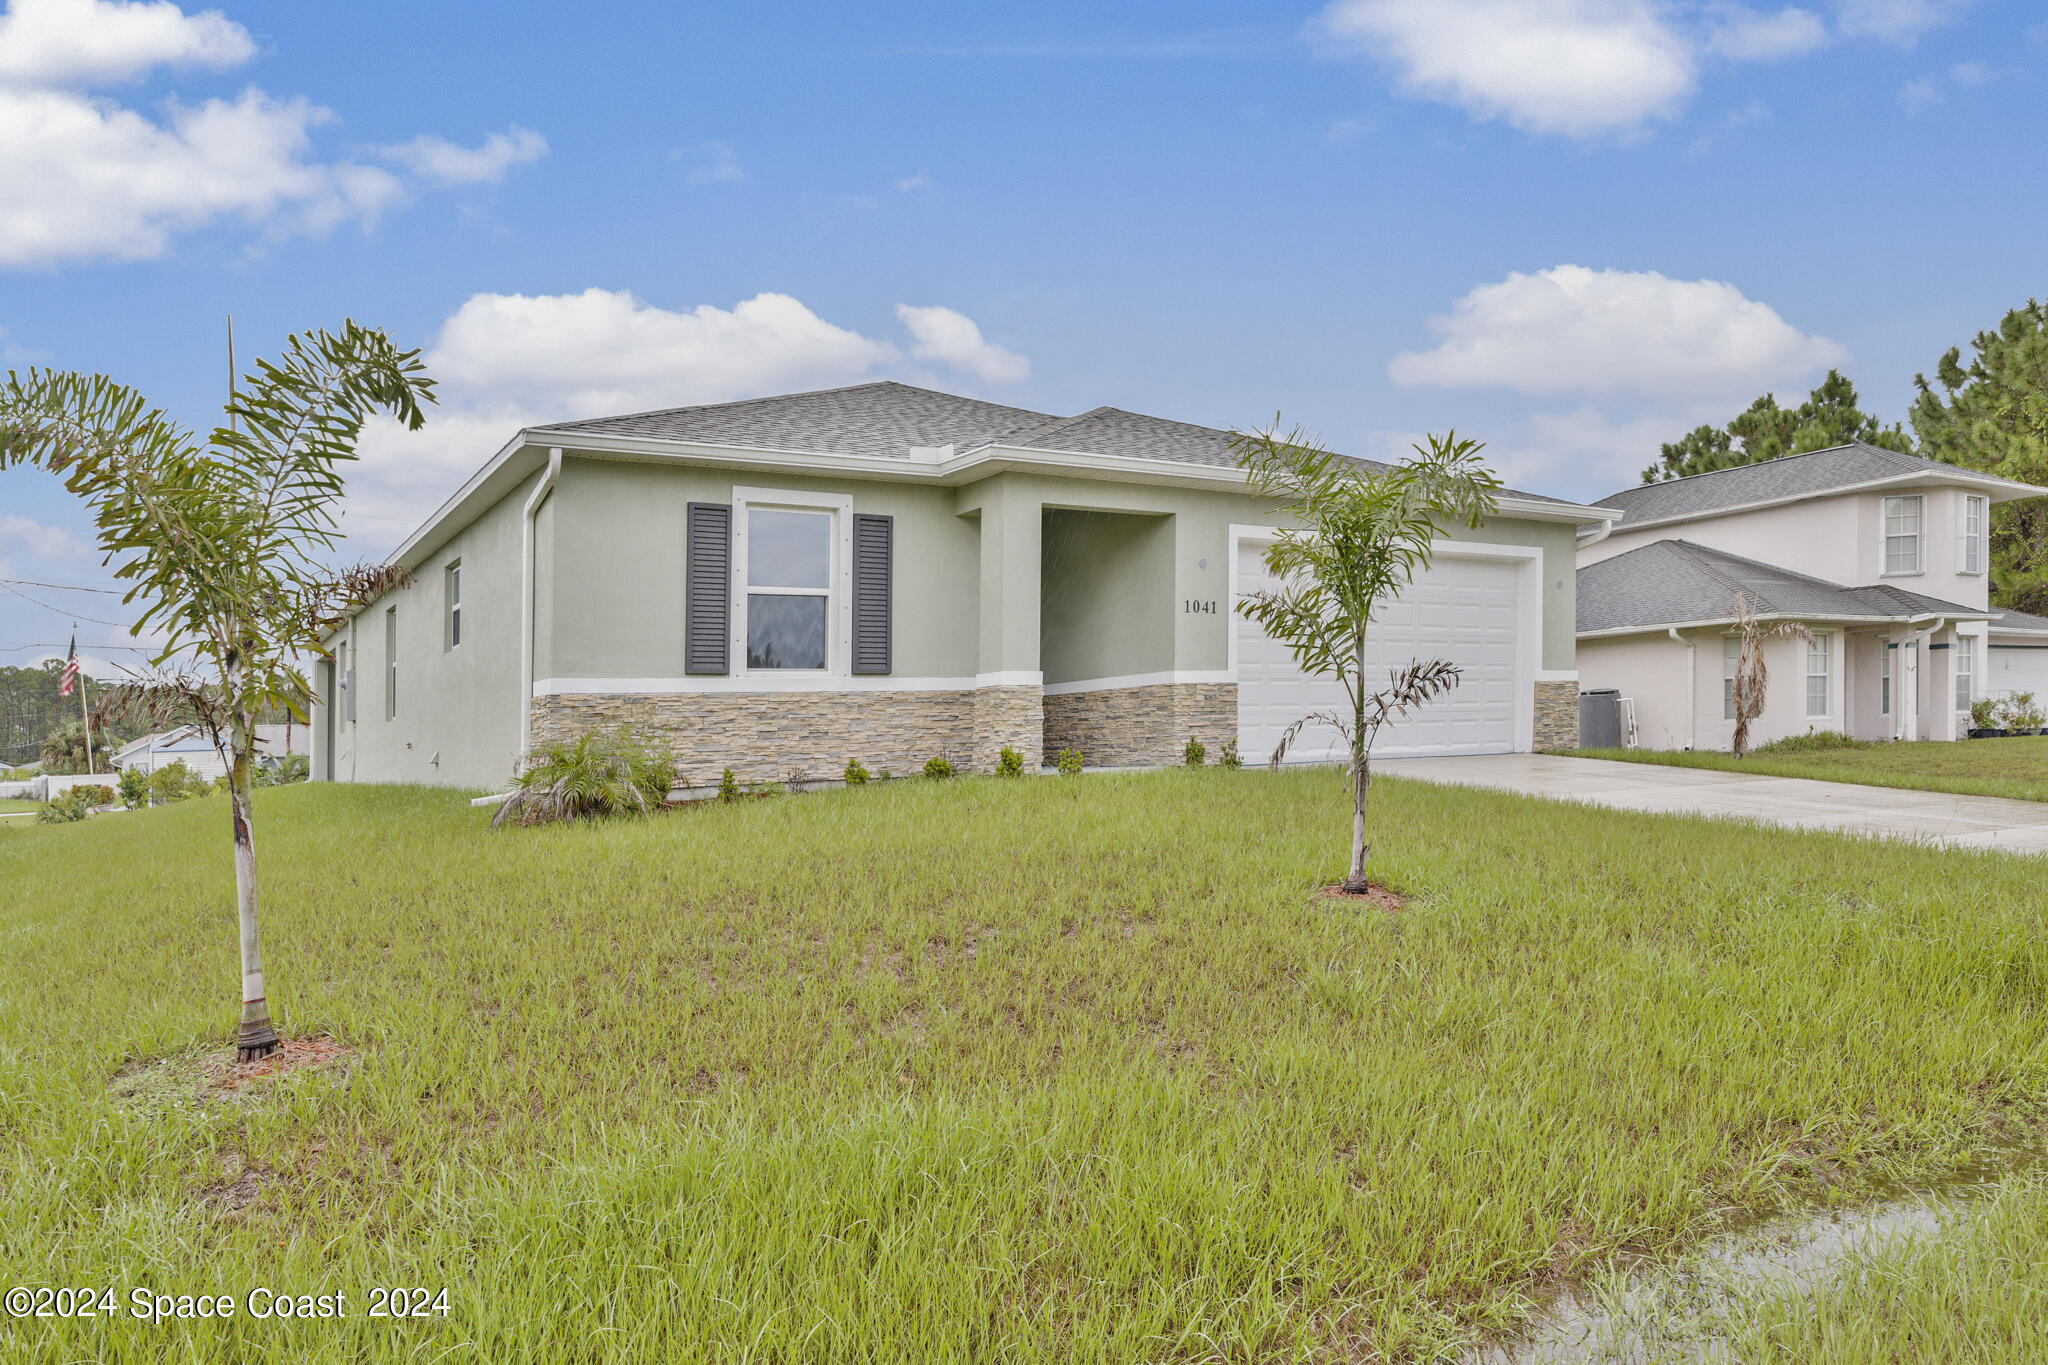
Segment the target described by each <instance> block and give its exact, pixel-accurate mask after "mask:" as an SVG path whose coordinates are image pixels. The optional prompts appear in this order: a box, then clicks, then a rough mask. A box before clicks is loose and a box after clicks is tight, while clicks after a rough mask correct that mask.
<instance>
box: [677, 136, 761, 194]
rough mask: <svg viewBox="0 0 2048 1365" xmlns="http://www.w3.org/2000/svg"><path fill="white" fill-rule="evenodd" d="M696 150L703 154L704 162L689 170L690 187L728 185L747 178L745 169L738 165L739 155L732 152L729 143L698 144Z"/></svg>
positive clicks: (731, 146)
mask: <svg viewBox="0 0 2048 1365" xmlns="http://www.w3.org/2000/svg"><path fill="white" fill-rule="evenodd" d="M697 150H698V151H700V152H702V153H703V154H704V160H703V161H701V162H699V163H698V164H697V165H696V166H694V167H693V168H691V171H690V183H691V184H692V185H720V184H729V183H731V182H733V181H735V180H745V179H746V178H747V172H746V168H745V167H743V166H741V165H740V157H739V153H738V152H736V151H734V150H733V145H732V144H731V143H730V142H700V143H698V144H697ZM676 155H678V156H680V155H681V153H676Z"/></svg>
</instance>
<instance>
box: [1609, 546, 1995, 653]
mask: <svg viewBox="0 0 2048 1365" xmlns="http://www.w3.org/2000/svg"><path fill="white" fill-rule="evenodd" d="M1737 593H1741V594H1742V595H1743V596H1744V597H1746V598H1747V599H1748V601H1749V606H1750V610H1751V611H1753V612H1755V613H1756V614H1757V615H1758V616H1760V617H1768V618H1773V619H1786V618H1789V619H1794V620H1801V621H1870V622H1879V621H1907V620H1912V619H1914V618H1916V617H1927V616H1946V617H1949V618H1950V619H1952V620H1953V619H1958V618H1960V619H1962V620H1983V619H1985V618H1986V617H1989V616H1990V615H1992V613H1990V612H1988V611H1980V610H1977V609H1975V608H1972V607H1965V606H1962V605H1960V604H1959V603H1955V602H1944V601H1942V600H1941V599H1940V598H1938V597H1927V596H1924V595H1922V594H1920V593H1917V592H1907V591H1906V590H1905V589H1903V588H1895V587H1892V586H1890V585H1889V584H1878V585H1875V586H1871V587H1860V588H1851V587H1844V586H1843V585H1842V584H1840V583H1830V582H1828V581H1827V580H1826V579H1821V578H1810V577H1808V576H1807V575H1805V574H1801V573H1793V572H1792V571H1791V570H1789V569H1781V568H1778V567H1776V566H1775V565H1771V564H1763V563H1759V562H1758V561H1756V560H1754V559H1744V558H1742V557H1741V556H1739V555H1731V554H1727V553H1725V552H1723V551H1721V550H1710V549H1708V548H1707V547H1706V546H1704V545H1696V544H1694V543H1693V542H1691V541H1689V540H1658V541H1652V542H1651V543H1650V544H1648V545H1644V546H1641V547H1639V548H1637V549H1634V550H1629V551H1626V552H1625V553H1622V554H1618V555H1615V556H1614V557H1613V558H1612V559H1603V560H1601V561H1600V562H1599V563H1597V564H1588V565H1586V566H1584V567H1583V568H1581V569H1580V570H1579V623H1578V629H1579V634H1580V635H1581V636H1586V635H1620V634H1626V633H1628V632H1631V631H1639V630H1663V629H1665V628H1666V627H1669V626H1700V625H1720V624H1726V623H1728V622H1732V621H1733V620H1734V619H1735V595H1736V594H1737Z"/></svg>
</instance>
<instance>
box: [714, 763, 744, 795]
mask: <svg viewBox="0 0 2048 1365" xmlns="http://www.w3.org/2000/svg"><path fill="white" fill-rule="evenodd" d="M718 799H719V800H721V801H725V802H733V801H737V800H739V799H740V783H739V779H738V778H736V777H734V776H733V775H732V769H730V768H727V769H726V770H725V771H724V772H723V773H720V774H719V776H718Z"/></svg>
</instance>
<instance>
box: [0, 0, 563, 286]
mask: <svg viewBox="0 0 2048 1365" xmlns="http://www.w3.org/2000/svg"><path fill="white" fill-rule="evenodd" d="M255 51H256V48H255V44H254V43H252V42H251V41H250V39H249V35H248V34H247V32H245V31H244V30H243V29H242V28H241V27H240V26H239V25H236V24H234V23H232V22H230V21H229V20H227V19H226V18H223V17H222V16H221V15H220V14H219V13H217V12H214V11H207V12H205V13H202V14H195V15H188V14H186V13H184V12H183V11H182V10H180V9H179V8H178V7H177V6H176V5H175V4H171V3H169V2H168V0H156V2H155V3H123V2H121V0H14V3H13V4H12V5H11V6H10V8H9V9H8V10H7V12H6V14H5V15H4V16H0V186H17V187H19V186H33V187H34V192H33V193H15V194H7V193H0V267H7V266H14V267H37V266H52V265H59V264H62V263H65V262H69V261H81V260H144V259H149V258H152V257H156V256H161V255H163V254H164V253H165V252H166V251H167V250H169V248H170V244H171V241H172V240H173V239H174V238H175V237H177V236H178V235H179V234H181V233H185V232H190V231H194V230H196V229H199V228H202V227H205V226H207V225H209V224H212V223H216V222H220V221H222V220H238V221H241V222H244V223H247V224H249V225H250V226H252V227H255V228H258V229H260V230H261V232H262V233H263V234H264V235H265V236H272V237H275V236H282V235H288V234H291V233H299V232H310V233H321V232H326V231H328V230H331V229H332V228H334V227H335V226H337V225H339V224H341V223H346V222H354V223H358V224H361V225H362V226H363V227H365V228H368V227H370V226H373V225H374V224H375V223H376V221H377V219H378V217H379V215H380V214H382V213H383V212H384V211H385V210H387V209H389V208H391V207H392V206H393V205H395V204H397V203H399V202H401V201H402V200H403V199H404V198H405V185H404V183H403V182H402V181H401V180H400V179H399V178H398V177H397V176H395V175H393V174H392V173H391V172H390V171H387V170H384V169H381V168H379V167H376V166H368V165H362V164H358V163H354V162H350V161H346V160H342V161H332V162H329V161H325V160H323V159H321V158H320V157H319V156H318V155H317V154H316V152H315V148H314V146H313V137H312V132H313V130H314V129H316V128H318V127H320V126H322V125H323V124H326V123H329V122H331V121H332V120H333V117H334V116H333V115H332V114H331V113H329V112H328V111H327V110H325V109H322V108H320V107H318V106H317V105H314V104H312V103H310V102H309V101H307V100H304V99H279V98H275V97H273V96H270V95H268V94H265V93H264V92H263V91H261V90H258V89H255V88H253V87H251V88H250V89H247V90H244V91H243V92H242V93H241V94H240V95H239V96H237V97H236V98H234V99H232V100H226V99H209V100H206V101H205V102H203V103H199V104H189V103H183V102H180V101H177V100H175V99H173V100H171V101H169V102H168V103H167V104H166V106H165V108H164V112H163V114H162V116H161V117H160V118H153V117H151V116H149V115H145V114H143V113H140V112H138V111H136V110H134V109H131V108H127V107H125V106H123V105H122V104H120V103H118V102H116V101H114V100H111V99H107V98H104V97H99V96H95V95H93V94H91V93H89V90H90V88H91V87H93V86H96V85H104V84H107V83H109V82H113V81H118V80H123V79H128V78H132V77H136V76H140V75H143V74H145V73H146V72H148V71H150V70H152V69H155V68H157V67H188V66H211V67H220V68H225V67H233V66H236V65H239V64H241V63H243V62H245V61H247V60H249V59H250V58H251V57H253V56H254V55H255ZM544 149H545V144H544V143H542V142H541V141H540V139H539V136H538V134H534V133H529V132H526V131H525V130H521V129H515V130H513V132H512V133H511V134H510V135H505V134H500V135H495V136H494V137H492V138H491V139H489V140H487V141H486V142H485V144H484V145H483V146H482V147H481V148H478V149H475V150H466V149H463V148H459V147H456V146H454V145H453V144H451V143H448V142H446V141H445V140H443V139H440V138H433V137H422V138H419V139H416V140H415V141H413V142H411V143H408V144H406V145H405V146H404V147H400V148H393V149H388V150H389V152H390V153H391V154H392V155H393V156H394V158H395V159H397V160H398V161H400V162H401V163H403V164H408V165H410V166H411V167H412V168H413V169H414V171H415V173H416V174H417V175H418V177H419V178H420V179H421V180H423V181H426V182H430V183H437V184H449V183H457V182H460V181H464V180H475V179H483V178H496V177H497V176H500V175H502V174H503V173H504V169H505V167H506V166H509V165H511V164H514V163H516V162H518V161H523V160H531V159H533V157H534V156H537V155H539V154H540V152H541V151H542V150H544Z"/></svg>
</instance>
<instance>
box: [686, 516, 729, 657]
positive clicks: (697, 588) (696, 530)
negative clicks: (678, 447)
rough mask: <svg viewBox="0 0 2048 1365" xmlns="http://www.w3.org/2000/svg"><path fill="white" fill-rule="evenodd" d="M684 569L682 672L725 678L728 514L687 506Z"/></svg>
mask: <svg viewBox="0 0 2048 1365" xmlns="http://www.w3.org/2000/svg"><path fill="white" fill-rule="evenodd" d="M687 537H688V541H689V543H688V545H687V546H686V547H685V550H684V556H683V558H684V563H683V574H684V579H683V592H684V607H683V615H684V621H683V672H685V673H725V672H728V671H730V670H729V667H728V665H727V662H726V655H727V652H728V649H729V646H730V644H731V641H732V508H731V507H729V506H727V505H726V504H724V503H722V502H693V503H691V504H690V506H689V530H688V532H687Z"/></svg>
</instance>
